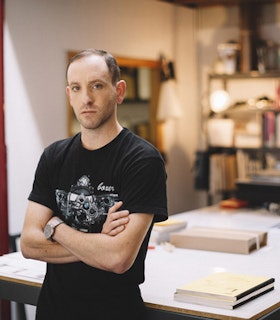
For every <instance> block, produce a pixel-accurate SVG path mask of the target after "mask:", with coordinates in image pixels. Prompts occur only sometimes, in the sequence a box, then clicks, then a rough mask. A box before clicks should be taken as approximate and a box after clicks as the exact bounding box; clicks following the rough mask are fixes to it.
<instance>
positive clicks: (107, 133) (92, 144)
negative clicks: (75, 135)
mask: <svg viewBox="0 0 280 320" xmlns="http://www.w3.org/2000/svg"><path fill="white" fill-rule="evenodd" d="M122 129H123V128H122V126H121V125H120V124H119V123H118V122H117V123H116V124H115V125H114V126H111V127H110V128H109V129H108V128H104V127H102V128H98V129H94V130H89V129H84V128H82V130H81V141H82V145H83V147H84V148H85V149H88V150H97V149H100V148H102V147H104V146H105V145H106V144H108V143H109V142H111V141H112V140H114V139H115V138H116V136H117V135H118V134H119V133H120V132H121V131H122Z"/></svg>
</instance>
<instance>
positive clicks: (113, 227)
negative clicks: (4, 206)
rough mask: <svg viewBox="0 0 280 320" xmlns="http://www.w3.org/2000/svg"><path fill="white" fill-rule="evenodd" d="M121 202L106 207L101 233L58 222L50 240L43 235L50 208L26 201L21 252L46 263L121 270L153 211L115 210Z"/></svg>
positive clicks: (128, 263)
mask: <svg viewBox="0 0 280 320" xmlns="http://www.w3.org/2000/svg"><path fill="white" fill-rule="evenodd" d="M121 205H122V202H118V203H116V204H115V205H114V206H113V207H111V208H110V210H109V212H108V216H107V219H106V221H105V223H104V225H103V229H102V232H101V233H84V232H80V231H78V230H75V229H73V228H71V227H69V226H68V225H67V224H65V223H62V224H60V225H58V226H57V227H56V229H55V233H54V236H53V239H54V240H55V242H51V241H49V240H47V239H46V238H45V236H44V234H43V230H44V227H45V225H46V224H47V223H48V222H51V220H52V219H53V211H52V210H51V209H49V208H47V207H45V206H43V205H41V204H38V203H36V202H32V201H29V203H28V207H27V212H26V216H25V222H24V226H23V231H22V235H21V251H22V254H23V256H24V257H25V258H30V259H37V260H42V261H45V262H50V263H70V262H76V261H82V262H84V263H86V264H88V265H90V266H93V267H95V268H98V269H102V270H106V271H110V272H114V273H119V274H121V273H124V272H125V271H127V270H128V269H129V268H130V267H131V266H132V264H133V263H134V260H135V258H136V256H137V254H138V251H139V249H140V246H141V244H142V242H143V240H144V238H145V236H146V233H147V232H148V230H149V227H150V225H151V223H152V220H153V214H152V213H151V214H145V213H134V214H130V215H129V212H128V211H127V210H120V211H118V209H119V208H120V207H121Z"/></svg>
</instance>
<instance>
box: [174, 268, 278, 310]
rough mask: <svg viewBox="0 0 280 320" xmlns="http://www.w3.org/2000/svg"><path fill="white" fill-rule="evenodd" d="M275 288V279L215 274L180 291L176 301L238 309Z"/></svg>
mask: <svg viewBox="0 0 280 320" xmlns="http://www.w3.org/2000/svg"><path fill="white" fill-rule="evenodd" d="M273 289H274V278H269V277H261V276H254V275H243V274H232V273H228V272H219V273H213V274H211V275H209V276H207V277H205V278H201V279H199V280H196V281H194V282H191V283H189V284H187V285H185V286H183V287H180V288H178V289H177V290H176V292H175V294H174V299H175V300H176V301H181V302H187V303H194V304H199V305H205V306H210V307H216V308H223V309H234V308H236V307H238V306H240V305H242V304H244V303H246V302H248V301H250V300H252V299H255V298H257V297H259V296H260V295H263V294H264V293H266V292H269V291H271V290H273Z"/></svg>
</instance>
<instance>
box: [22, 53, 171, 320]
mask: <svg viewBox="0 0 280 320" xmlns="http://www.w3.org/2000/svg"><path fill="white" fill-rule="evenodd" d="M119 78H120V71H119V67H118V65H117V64H116V61H115V59H114V58H113V57H112V56H111V55H110V54H109V53H107V52H105V51H102V50H95V49H89V50H85V51H82V52H80V53H79V54H77V55H76V56H75V57H73V58H72V59H71V61H70V62H69V65H68V67H67V81H68V85H67V88H66V92H67V95H68V98H69V101H70V104H71V106H72V107H73V110H74V113H75V115H76V117H77V119H78V121H79V123H80V126H81V132H80V133H79V134H77V135H75V136H74V137H72V138H69V139H65V140H62V141H58V142H55V143H53V144H52V145H50V146H49V147H47V148H46V149H45V150H44V152H43V154H42V156H41V159H40V161H39V164H38V167H37V170H36V174H35V180H34V184H33V189H32V191H31V193H30V196H29V203H28V207H27V211H26V217H25V222H24V227H23V231H22V237H21V249H22V253H23V255H24V256H25V257H26V258H32V259H38V260H42V261H46V262H47V274H46V277H45V280H44V284H43V286H42V290H41V293H40V297H39V301H38V306H37V312H36V319H37V320H44V319H48V320H56V319H57V320H58V319H59V320H61V319H67V320H68V319H94V320H111V319H122V320H125V319H127V320H128V319H129V320H136V319H145V307H144V303H143V300H142V298H141V293H140V290H139V284H140V283H142V282H143V281H144V260H145V256H146V252H147V245H148V240H149V235H150V231H151V227H152V223H153V222H155V221H162V220H165V219H167V208H166V207H167V204H166V173H165V169H164V163H163V160H162V158H161V156H160V154H159V152H158V151H157V150H156V149H155V148H154V147H153V146H152V145H150V144H149V143H148V142H146V141H144V140H143V139H141V138H139V137H137V136H136V135H134V134H133V133H131V132H130V131H129V130H127V129H125V128H122V127H121V125H120V124H119V123H118V120H117V115H116V110H117V105H118V104H120V103H122V101H123V99H124V96H125V90H126V83H125V81H123V80H119Z"/></svg>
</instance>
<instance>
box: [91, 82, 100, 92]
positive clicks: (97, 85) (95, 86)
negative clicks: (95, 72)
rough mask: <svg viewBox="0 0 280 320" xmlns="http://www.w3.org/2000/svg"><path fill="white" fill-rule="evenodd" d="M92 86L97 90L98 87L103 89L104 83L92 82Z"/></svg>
mask: <svg viewBox="0 0 280 320" xmlns="http://www.w3.org/2000/svg"><path fill="white" fill-rule="evenodd" d="M91 88H92V89H93V90H96V89H102V88H103V85H102V84H101V83H94V84H92V86H91Z"/></svg>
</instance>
